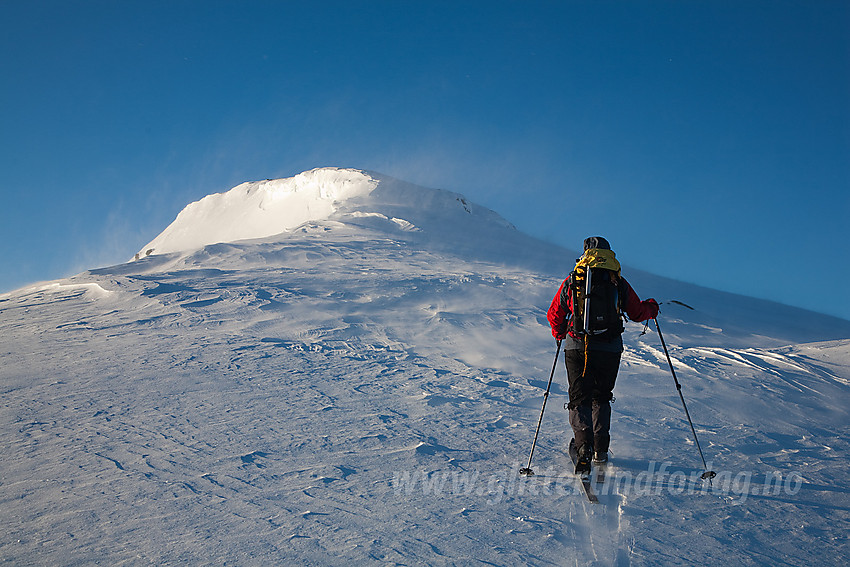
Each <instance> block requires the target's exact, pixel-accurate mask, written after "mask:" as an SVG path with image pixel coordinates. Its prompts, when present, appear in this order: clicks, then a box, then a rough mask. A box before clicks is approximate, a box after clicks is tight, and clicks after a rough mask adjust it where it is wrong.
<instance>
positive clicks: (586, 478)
mask: <svg viewBox="0 0 850 567" xmlns="http://www.w3.org/2000/svg"><path fill="white" fill-rule="evenodd" d="M569 452H570V459H572V461H573V465H574V466H575V464H576V463H578V450H577V449H576V446H575V442H574V441H570V450H569ZM577 476H578V477H579V479H580V480H581V486H582V488H583V489H584V494H585V496H587V499H588V501H590V502H593V503H597V502H599V498H597V497H596V493H595V492H594V491H593V486H591V484H590V474H589V473H582V474H578V475H577Z"/></svg>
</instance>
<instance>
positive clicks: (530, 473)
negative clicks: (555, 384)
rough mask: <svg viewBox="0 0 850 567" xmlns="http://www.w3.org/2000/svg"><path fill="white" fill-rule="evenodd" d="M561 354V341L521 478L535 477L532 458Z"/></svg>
mask: <svg viewBox="0 0 850 567" xmlns="http://www.w3.org/2000/svg"><path fill="white" fill-rule="evenodd" d="M560 354H561V341H560V340H558V350H557V351H555V362H553V363H552V372H551V373H550V374H549V384H547V385H546V393H545V394H543V407H542V408H540V419H538V420H537V431H536V432H535V433H534V442H533V443H532V444H531V454H530V455H528V466H527V467H525V468H523V469H519V474H520V476H533V475H534V471H533V470H531V458H532V457H533V456H534V447H535V446H537V436H538V435H539V434H540V424H541V423H543V411H544V410H545V409H546V400H547V399H548V398H549V389H550V388H551V387H552V378H553V377H554V376H555V367H557V366H558V356H559V355H560Z"/></svg>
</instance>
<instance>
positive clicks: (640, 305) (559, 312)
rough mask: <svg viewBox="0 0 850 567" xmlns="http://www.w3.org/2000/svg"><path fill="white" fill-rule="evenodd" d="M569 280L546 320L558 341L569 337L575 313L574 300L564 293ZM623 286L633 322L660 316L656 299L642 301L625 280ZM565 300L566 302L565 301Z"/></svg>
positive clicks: (557, 295)
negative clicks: (571, 321)
mask: <svg viewBox="0 0 850 567" xmlns="http://www.w3.org/2000/svg"><path fill="white" fill-rule="evenodd" d="M569 279H570V278H567V279H565V280H564V281H563V283H562V284H561V287H559V288H558V293H556V294H555V297H554V299H552V304H551V305H550V306H549V311H548V312H547V313H546V318H547V319H548V320H549V325H550V326H551V327H552V336H553V337H555V338H556V339H558V340H561V339H564V338H566V336H567V319H568V318H569V316H570V314H571V313H572V312H573V306H572V300H571V298H570V297H569V294H568V293H563V292H564V286H566V285H568V284H567V282H568V281H569ZM621 279H622V280H623V284H625V287H626V305H625V308H626V309H625V310H626V315H628V317H629V319H631V320H632V321H646V320H647V319H654V318H655V317H656V316H657V315H658V302H656V301H655V300H654V299H651V298H650V299H647V300H645V301H641V300H640V298H639V297H638V295H637V294H636V293H635V290H633V289H632V286H630V285H629V282H627V281H626V279H625V278H622V277H621ZM562 298H565V299H566V301H563V300H562Z"/></svg>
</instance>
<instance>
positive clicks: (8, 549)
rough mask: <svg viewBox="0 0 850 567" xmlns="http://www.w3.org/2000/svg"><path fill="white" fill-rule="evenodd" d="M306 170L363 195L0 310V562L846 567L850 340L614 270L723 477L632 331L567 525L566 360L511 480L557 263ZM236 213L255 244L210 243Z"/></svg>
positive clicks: (445, 212) (534, 404) (426, 207)
mask: <svg viewBox="0 0 850 567" xmlns="http://www.w3.org/2000/svg"><path fill="white" fill-rule="evenodd" d="M308 173H309V174H310V175H306V176H305V179H306V178H312V179H313V180H315V178H317V177H322V176H325V175H327V176H330V177H333V176H335V175H336V176H339V177H337V179H338V180H345V179H347V180H349V181H351V180H356V179H360V180H365V179H370V180H372V181H370V182H368V183H366V184H361V185H357V187H359V188H357V189H353V188H352V187H354V185H351V186H350V187H349V188H350V191H351V192H350V193H346V191H348V189H345V188H343V187H337V186H336V185H335V182H334V183H331V184H330V185H329V186H328V187H327V188H326V189H327V190H326V193H325V194H326V195H335V196H333V197H329V198H328V199H324V198H323V197H321V195H322V191H321V190H320V189H315V187H316V186H313V187H314V188H313V189H308V190H307V192H306V193H302V194H300V195H298V196H297V197H292V198H290V197H285V198H284V200H286V199H290V202H294V201H295V200H298V199H302V197H303V200H304V201H307V202H309V203H311V207H312V206H313V204H314V203H316V202H321V203H324V204H325V205H328V206H329V208H328V207H326V208H324V209H322V210H321V212H317V211H318V210H319V209H318V208H311V210H310V211H309V213H308V212H305V211H303V210H302V211H294V210H293V209H292V208H286V207H282V208H280V209H279V211H278V212H279V213H280V215H281V218H283V217H286V218H287V219H289V220H286V222H283V223H282V224H274V223H271V222H269V223H268V224H266V221H268V220H269V218H268V217H267V215H266V214H265V212H268V211H270V210H271V209H269V208H267V209H260V208H258V206H257V207H255V205H257V203H259V202H261V201H262V199H261V198H260V197H258V196H257V195H258V194H259V193H261V191H260V190H259V189H257V190H254V191H248V190H245V191H242V192H241V193H240V192H236V193H232V195H231V197H228V198H229V199H232V200H233V201H232V202H230V203H229V204H228V205H227V206H226V207H225V206H224V205H221V204H222V203H224V197H222V196H218V197H216V199H213V200H211V203H213V204H216V206H212V205H211V206H210V211H212V212H215V214H212V212H211V214H210V216H205V215H203V214H201V213H200V211H201V210H202V209H201V208H200V207H196V208H192V209H190V208H189V207H187V209H186V210H187V211H190V212H191V215H190V214H186V215H183V220H182V221H181V225H182V226H180V227H179V228H180V229H181V230H182V231H183V232H180V233H178V231H177V229H175V230H174V231H172V232H170V233H169V229H170V228H171V227H169V229H167V230H166V231H165V232H164V233H163V234H162V235H160V236H159V237H157V239H155V240H154V242H157V241H158V240H159V239H161V240H159V241H160V242H165V243H167V242H168V241H169V239H172V238H173V239H175V240H174V242H177V241H178V240H179V239H182V238H185V240H181V242H182V244H180V246H179V248H181V251H178V252H172V253H160V252H162V251H163V249H162V248H160V249H158V250H155V252H154V253H152V254H151V255H150V256H147V257H143V258H142V259H140V260H138V261H134V262H130V263H128V264H122V265H119V266H113V267H109V268H104V269H98V270H92V271H89V272H85V273H83V274H80V275H78V276H75V277H73V278H67V279H64V280H60V281H57V282H52V283H46V284H39V285H35V286H31V287H29V288H25V289H22V290H18V291H16V292H13V293H9V294H3V295H0V396H2V397H0V520H2V523H3V526H4V530H3V531H2V532H0V560H1V561H4V562H8V563H10V564H15V565H30V564H63V565H84V564H98V563H100V564H122V563H125V564H177V563H181V564H184V563H185V564H204V565H206V564H230V565H274V564H291V565H301V564H305V565H306V564H309V565H340V564H346V565H349V564H350V565H371V564H389V565H564V564H570V565H618V566H623V565H664V564H707V565H719V564H723V565H726V564H734V565H776V564H784V565H809V564H811V562H812V561H813V560H815V561H816V562H817V563H818V564H823V565H843V564H844V563H845V558H846V556H847V551H848V535H847V534H848V533H850V495H848V489H847V486H848V484H850V472H848V467H847V457H848V451H850V441H848V439H850V426H848V423H850V419H848V418H850V409H848V407H850V404H848V393H850V322H847V321H844V320H841V319H836V318H832V317H827V316H823V315H819V314H815V313H810V312H806V311H803V310H799V309H792V308H789V307H785V306H782V305H777V304H775V303H770V302H766V301H760V300H755V299H752V298H746V297H742V296H736V295H732V294H726V293H722V292H718V291H715V290H710V289H705V288H701V287H698V286H694V285H689V284H684V283H681V282H675V281H672V280H669V279H665V278H660V277H657V276H653V275H651V274H646V273H642V272H639V271H636V270H633V269H630V268H628V259H627V258H621V260H623V261H624V272H623V273H624V275H625V276H626V277H627V278H628V279H629V281H630V282H631V283H632V285H633V286H634V287H635V289H636V291H637V292H638V293H639V294H640V295H641V296H642V297H648V296H654V297H656V298H657V299H658V300H659V301H661V302H662V305H661V309H662V310H661V315H660V316H659V320H660V322H661V325H662V330H663V331H664V335H665V338H666V340H667V342H668V345H669V346H670V348H671V355H672V356H673V359H674V364H675V366H676V370H677V374H678V375H679V380H680V381H681V383H682V384H683V393H684V396H685V398H686V400H687V402H688V407H689V409H690V411H691V415H692V417H693V418H694V422H695V425H696V427H697V432H698V434H699V438H700V442H701V444H702V447H703V450H704V451H705V453H706V457H707V458H708V459H709V461H710V466H711V467H712V468H713V469H714V470H716V471H717V472H718V473H719V476H718V477H717V478H716V479H715V481H714V484H713V485H712V486H711V487H708V486H707V485H704V484H703V483H702V482H701V481H699V480H698V478H697V476H698V474H699V473H700V472H701V471H702V463H701V462H700V461H699V456H698V454H697V453H696V448H695V447H694V445H693V441H692V439H691V433H690V430H689V429H688V426H687V422H686V421H685V420H684V416H683V411H682V407H681V405H680V401H679V397H678V394H677V393H676V390H675V386H674V385H673V381H672V378H671V377H670V374H669V371H668V369H667V366H666V360H665V359H664V355H663V352H662V351H661V346H660V343H659V341H658V337H657V335H656V334H654V333H653V332H651V331H652V329H650V332H648V333H646V334H642V331H643V326H642V325H639V324H636V323H632V324H629V325H627V330H626V333H625V335H624V340H625V343H626V352H625V353H624V357H623V364H622V368H621V372H620V375H619V378H618V383H617V388H616V390H615V395H616V396H617V400H616V403H615V404H614V423H613V426H612V434H613V441H612V453H613V458H612V470H611V473H610V475H609V476H610V480H609V482H608V483H607V484H606V485H604V486H603V487H600V489H599V491H600V493H601V494H600V502H601V503H600V504H599V505H597V506H591V505H589V504H588V503H587V502H586V501H585V500H584V497H583V496H582V495H581V494H580V492H578V491H577V490H576V486H575V484H574V482H573V479H572V476H571V475H569V474H568V467H569V464H568V463H569V460H568V458H567V457H566V455H565V453H564V451H565V448H566V444H567V441H568V439H569V436H570V434H569V425H568V423H567V419H566V413H565V412H564V411H563V409H562V406H563V403H564V402H565V401H566V383H565V382H566V380H565V375H564V370H563V364H562V363H559V364H558V367H557V369H556V374H555V380H554V384H553V386H552V395H551V396H550V397H549V401H548V405H547V409H546V413H545V416H544V420H543V425H542V429H541V433H540V440H539V442H538V446H537V449H536V452H535V457H534V463H533V465H532V466H533V468H534V469H535V471H537V473H538V474H537V475H536V476H535V477H532V478H530V479H521V478H520V477H519V476H518V474H517V472H518V469H519V468H520V467H521V466H525V464H526V460H527V458H528V451H529V449H530V446H531V441H532V437H533V435H534V429H535V426H536V424H537V419H538V417H539V415H540V407H541V403H542V400H543V392H544V390H545V387H546V382H547V380H548V376H549V372H550V370H551V368H552V357H553V355H554V352H555V344H554V341H553V340H552V338H551V335H550V334H549V330H548V327H547V325H546V322H545V311H546V308H547V307H548V304H549V301H550V300H551V297H552V295H553V294H554V293H555V291H556V289H557V287H558V285H559V284H560V282H561V279H562V278H563V277H565V276H566V272H567V271H568V270H569V268H570V267H571V265H572V261H573V260H574V259H575V257H576V252H575V251H570V250H566V249H563V248H560V247H558V246H554V245H551V244H546V243H543V242H540V241H538V240H535V239H533V238H530V237H528V236H525V235H523V234H521V233H519V232H517V231H516V230H514V229H513V228H512V227H511V226H510V225H509V224H508V223H507V222H506V221H504V219H502V218H501V217H499V216H498V215H497V214H496V213H493V212H492V211H488V210H487V209H484V208H482V207H480V206H477V205H475V204H474V203H470V202H469V201H468V200H466V199H465V198H464V197H463V196H461V195H458V194H455V193H449V192H445V191H438V190H431V189H424V188H417V187H415V186H412V185H410V184H406V183H404V182H401V181H398V180H393V179H390V178H387V177H384V176H380V175H378V174H375V173H363V172H352V171H351V170H314V171H313V172H308ZM340 182H341V183H342V181H340ZM269 183H270V185H269V186H282V187H291V180H290V181H286V180H284V181H280V182H277V184H275V182H269ZM352 183H354V182H353V181H352ZM370 184H373V185H370ZM367 185H370V186H371V188H370V189H368V191H367ZM243 187H244V186H243ZM258 187H259V186H258ZM233 191H236V190H235V189H234V190H233ZM311 191H312V193H311ZM228 194H229V193H228ZM307 194H309V195H310V197H309V198H307V197H306V195H307ZM225 195H227V194H225ZM239 195H241V200H240V198H238V196H239ZM287 195H291V193H287ZM202 202H203V200H202V201H200V202H199V203H202ZM249 203H250V205H249ZM219 205H221V207H219ZM252 207H254V208H256V209H257V211H259V212H256V211H255V212H254V213H251V214H256V215H257V216H256V217H255V218H256V219H264V220H262V222H260V220H258V221H257V223H258V224H264V225H265V226H267V227H268V229H269V230H272V231H276V232H272V233H269V234H266V235H265V236H260V235H259V233H254V234H253V235H251V236H244V235H239V236H229V237H227V238H222V237H223V236H224V235H223V233H216V235H215V236H214V237H212V236H210V234H211V229H210V231H208V230H207V228H209V227H211V226H213V225H212V224H207V221H208V220H210V219H213V218H214V217H215V218H216V219H218V220H217V221H216V222H224V221H230V220H233V219H235V218H237V217H238V215H237V213H236V212H240V213H239V214H241V212H244V211H246V210H253V209H252ZM184 212H185V211H184ZM296 213H297V214H296ZM275 214H277V213H275ZM216 215H218V216H216ZM231 215H232V216H231ZM299 215H300V216H299ZM271 216H274V215H271ZM299 218H307V220H305V221H300V222H298V219H299ZM178 220H179V219H178ZM190 221H191V222H190ZM296 222H298V224H295V223H296ZM175 224H177V221H175ZM213 224H215V223H213ZM284 225H286V228H283V229H280V230H278V229H279V228H280V227H281V226H284ZM172 226H174V225H172ZM167 233H168V234H167ZM202 233H203V234H206V236H205V238H213V240H215V241H216V242H215V243H210V244H206V245H201V244H197V243H198V242H200V241H201V240H204V239H199V240H194V241H193V240H192V239H191V238H195V234H202ZM190 236H191V238H190ZM585 236H587V235H578V234H577V235H571V236H570V238H571V240H573V241H575V242H576V243H580V242H581V240H582V239H583V238H584V237H585ZM166 237H167V238H166ZM246 239H248V240H246ZM192 242H195V244H191V243H192ZM612 244H613V245H614V248H615V249H616V242H614V243H612ZM158 246H161V245H158ZM183 246H186V248H185V249H182V247H183ZM165 250H167V248H165ZM674 300H675V302H674Z"/></svg>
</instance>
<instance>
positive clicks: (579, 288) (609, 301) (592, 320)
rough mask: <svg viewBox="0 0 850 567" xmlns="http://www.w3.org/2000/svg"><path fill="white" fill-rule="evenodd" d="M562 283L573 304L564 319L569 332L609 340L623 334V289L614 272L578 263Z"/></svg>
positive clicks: (579, 335) (624, 292) (574, 334)
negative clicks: (566, 317)
mask: <svg viewBox="0 0 850 567" xmlns="http://www.w3.org/2000/svg"><path fill="white" fill-rule="evenodd" d="M565 287H566V288H567V290H568V293H569V296H570V299H571V300H572V301H571V304H572V306H573V313H572V316H571V317H570V318H569V320H568V321H567V330H568V331H569V332H570V334H572V335H573V336H575V337H593V338H597V339H603V340H608V341H611V340H614V338H616V337H617V336H619V335H620V334H622V332H623V330H624V329H625V327H624V326H623V315H622V313H623V302H624V301H625V294H626V290H625V286H624V282H623V279H622V278H621V277H620V276H619V275H618V274H617V272H615V271H613V270H608V269H606V268H586V267H583V266H578V267H576V269H575V270H573V272H572V273H571V274H570V277H569V285H568V286H565Z"/></svg>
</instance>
